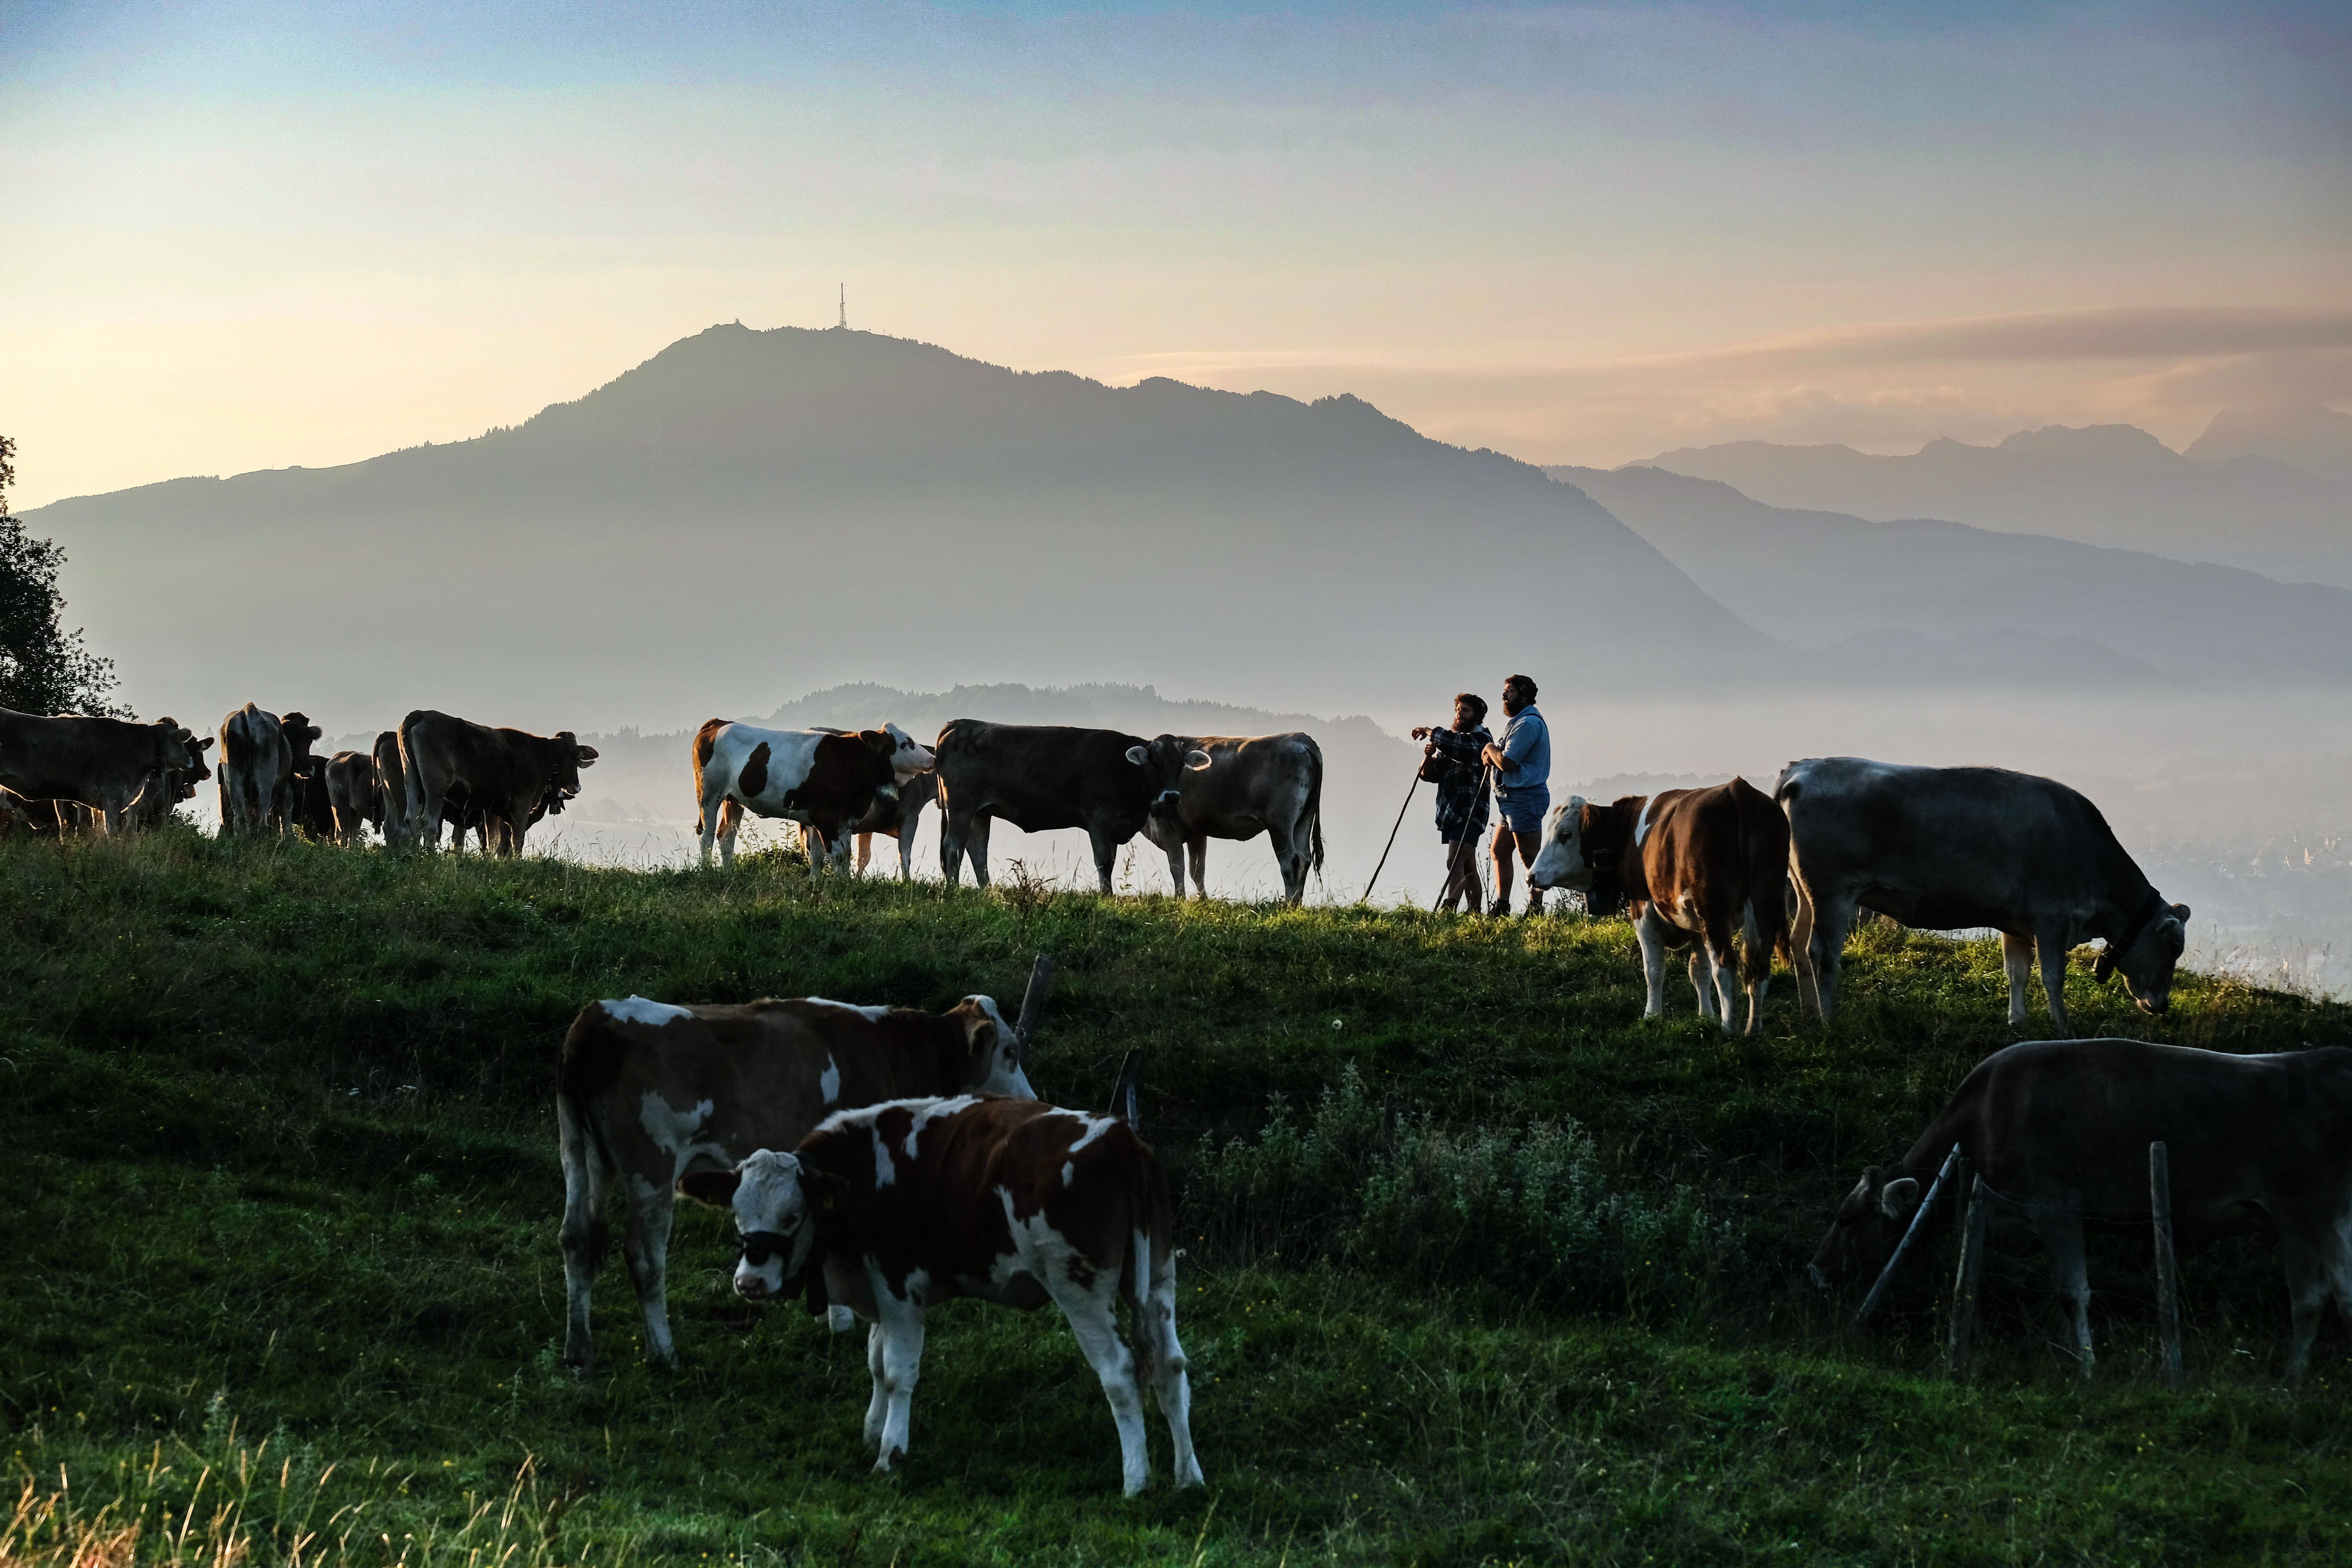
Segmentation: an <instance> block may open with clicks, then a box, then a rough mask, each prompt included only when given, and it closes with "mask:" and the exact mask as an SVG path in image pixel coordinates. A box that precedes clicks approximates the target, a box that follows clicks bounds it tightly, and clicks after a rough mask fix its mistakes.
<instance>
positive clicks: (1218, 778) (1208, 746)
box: [1143, 731, 1323, 904]
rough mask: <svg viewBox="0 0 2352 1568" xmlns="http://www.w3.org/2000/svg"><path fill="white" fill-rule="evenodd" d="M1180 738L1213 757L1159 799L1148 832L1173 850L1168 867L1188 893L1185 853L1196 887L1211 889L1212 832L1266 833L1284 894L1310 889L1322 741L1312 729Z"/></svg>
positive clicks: (1319, 825) (1317, 843)
mask: <svg viewBox="0 0 2352 1568" xmlns="http://www.w3.org/2000/svg"><path fill="white" fill-rule="evenodd" d="M1176 739H1177V741H1178V742H1180V743H1181V744H1182V745H1185V746H1189V747H1192V748H1194V749H1196V750H1198V751H1200V752H1202V754H1203V755H1205V756H1206V757H1207V758H1208V759H1209V765H1208V766H1207V767H1205V768H1188V769H1187V770H1186V771H1185V773H1184V776H1183V784H1181V787H1180V788H1179V789H1178V791H1177V795H1176V798H1175V800H1173V801H1172V802H1170V801H1162V802H1156V803H1154V805H1153V806H1152V809H1151V815H1150V817H1149V818H1148V819H1147V820H1146V821H1145V824H1144V828H1143V831H1144V834H1145V836H1146V837H1149V838H1150V840H1151V841H1152V842H1153V843H1154V844H1157V845H1158V846H1160V848H1162V849H1165V850H1166V851H1167V852H1168V875H1169V878H1170V879H1171V880H1172V881H1174V883H1175V884H1176V896H1177V897H1178V898H1180V899H1181V898H1182V897H1183V896H1184V861H1185V858H1186V857H1187V856H1188V855H1189V856H1190V858H1191V859H1192V889H1193V891H1194V892H1195V893H1197V894H1198V895H1199V896H1200V897H1202V898H1204V899H1205V898H1207V897H1208V896H1209V889H1208V882H1207V877H1208V871H1209V840H1210V839H1212V838H1232V839H1237V840H1240V841H1243V842H1247V841H1248V840H1250V839H1252V838H1255V837H1257V836H1258V835H1259V834H1261V833H1263V834H1265V836H1266V843H1267V844H1268V845H1269V846H1270V847H1272V848H1273V850H1274V864H1275V868H1276V870H1278V871H1279V872H1281V874H1282V896H1283V897H1284V898H1286V899H1287V900H1289V901H1290V902H1292V903H1294V904H1296V903H1298V902H1299V901H1300V900H1304V899H1305V898H1306V897H1307V871H1308V870H1309V869H1310V868H1312V869H1314V870H1316V871H1320V870H1322V869H1323V748H1322V747H1320V746H1318V745H1317V744H1316V743H1315V737H1314V736H1312V735H1308V734H1303V733H1299V732H1297V731H1294V732H1292V733H1290V734H1286V735H1180V736H1178V737H1176Z"/></svg>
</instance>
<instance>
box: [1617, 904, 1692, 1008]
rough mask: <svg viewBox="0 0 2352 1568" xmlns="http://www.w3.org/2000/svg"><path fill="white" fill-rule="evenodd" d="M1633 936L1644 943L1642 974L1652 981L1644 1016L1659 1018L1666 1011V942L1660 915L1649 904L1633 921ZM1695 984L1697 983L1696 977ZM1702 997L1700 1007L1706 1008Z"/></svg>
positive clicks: (1644, 906)
mask: <svg viewBox="0 0 2352 1568" xmlns="http://www.w3.org/2000/svg"><path fill="white" fill-rule="evenodd" d="M1633 936H1634V938H1635V940H1637V941H1638V942H1641V944H1642V975H1643V978H1644V979H1645V980H1647V981H1648V982H1649V983H1650V999H1649V1002H1648V1005H1645V1006H1644V1007H1643V1009H1642V1016H1643V1017H1644V1018H1658V1017H1663V1016H1665V1011H1666V942H1665V935H1664V932H1663V931H1660V930H1659V929H1658V917H1657V916H1656V915H1654V914H1653V913H1652V912H1651V911H1650V907H1649V906H1648V905H1647V904H1644V905H1643V906H1642V918H1641V919H1640V920H1637V921H1634V922H1633ZM1693 984H1696V980H1695V979H1694V981H1693ZM1699 1007H1700V1009H1701V1010H1702V1011H1704V1010H1705V1009H1706V1002H1705V1000H1704V999H1702V1000H1701V1001H1700V1003H1699Z"/></svg>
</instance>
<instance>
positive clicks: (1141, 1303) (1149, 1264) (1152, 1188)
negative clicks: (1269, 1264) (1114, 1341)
mask: <svg viewBox="0 0 2352 1568" xmlns="http://www.w3.org/2000/svg"><path fill="white" fill-rule="evenodd" d="M1129 1148H1130V1149H1131V1150H1132V1151H1133V1152H1132V1154H1131V1156H1130V1158H1129V1165H1128V1181H1127V1210H1128V1220H1127V1223H1128V1226H1129V1234H1130V1236H1131V1237H1132V1240H1131V1242H1130V1244H1129V1250H1128V1258H1127V1263H1128V1267H1127V1272H1126V1275H1125V1277H1124V1278H1123V1279H1121V1280H1120V1284H1121V1285H1123V1286H1124V1287H1125V1288H1126V1290H1127V1299H1128V1302H1129V1305H1131V1306H1132V1307H1134V1309H1135V1325H1136V1337H1137V1339H1138V1340H1139V1341H1143V1340H1144V1339H1145V1338H1146V1336H1150V1342H1149V1343H1139V1344H1138V1345H1137V1347H1136V1348H1137V1349H1139V1350H1140V1351H1142V1352H1144V1356H1145V1361H1146V1364H1147V1365H1157V1364H1158V1363H1159V1359H1160V1355H1161V1354H1163V1353H1164V1347H1162V1346H1160V1344H1159V1343H1158V1342H1157V1334H1158V1327H1157V1325H1158V1320H1157V1319H1156V1318H1155V1317H1153V1316H1152V1314H1151V1313H1150V1310H1147V1304H1148V1303H1149V1302H1150V1300H1151V1290H1152V1283H1153V1278H1154V1274H1155V1271H1165V1270H1167V1269H1168V1268H1170V1267H1171V1265H1172V1263H1173V1261H1174V1257H1175V1255H1174V1253H1173V1251H1172V1250H1171V1247H1172V1243H1173V1237H1174V1231H1175V1228H1176V1223H1175V1205H1173V1204H1171V1202H1170V1201H1169V1196H1168V1175H1167V1173H1166V1172H1164V1171H1162V1170H1161V1169H1160V1160H1159V1157H1158V1156H1157V1155H1155V1154H1154V1153H1153V1152H1151V1145H1150V1144H1149V1143H1146V1142H1144V1141H1143V1140H1142V1139H1140V1138H1137V1137H1134V1136H1133V1134H1132V1133H1130V1134H1129Z"/></svg>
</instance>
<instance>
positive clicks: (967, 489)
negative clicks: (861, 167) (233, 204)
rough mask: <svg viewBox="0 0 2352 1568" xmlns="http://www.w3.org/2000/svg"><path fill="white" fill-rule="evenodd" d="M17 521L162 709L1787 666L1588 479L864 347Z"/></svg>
mask: <svg viewBox="0 0 2352 1568" xmlns="http://www.w3.org/2000/svg"><path fill="white" fill-rule="evenodd" d="M26 516H27V520H28V525H29V526H31V527H33V528H34V529H36V530H37V531H41V532H45V533H48V534H51V535H53V536H54V537H56V538H57V539H58V541H59V542H61V543H63V544H64V545H65V546H66V548H67V550H68V554H69V558H70V562H71V565H70V567H69V569H68V582H67V584H66V587H67V592H68V595H69V597H70V599H71V601H72V603H73V605H74V608H75V612H76V614H77V616H79V617H81V618H83V619H84V620H85V622H86V624H87V626H88V627H89V636H90V640H91V642H92V644H93V646H96V647H101V648H103V649H105V650H106V651H107V652H108V653H110V655H112V656H113V657H114V658H116V660H117V662H118V664H120V665H121V667H122V668H123V671H124V673H125V675H126V677H127V678H129V679H131V681H132V682H133V683H134V684H133V690H132V691H131V696H132V699H133V700H134V701H136V702H137V703H138V704H139V705H140V707H141V708H142V710H151V711H163V710H171V711H175V712H177V711H183V710H184V711H185V712H188V713H194V714H207V713H215V712H219V711H222V710H224V709H226V708H227V707H229V706H232V705H234V704H235V703H236V702H239V701H242V700H245V699H246V698H247V697H248V696H253V697H256V698H257V700H262V701H263V702H264V704H265V705H266V706H267V705H269V704H270V703H271V701H272V699H271V698H270V697H269V696H268V693H270V692H273V691H286V690H289V689H291V688H294V687H302V686H307V687H310V688H314V689H331V690H334V691H336V692H339V693H341V694H343V696H344V698H345V700H348V701H349V702H350V704H351V705H352V706H353V707H354V708H356V709H361V710H375V711H379V712H387V713H393V714H397V713H399V712H402V711H404V710H407V709H408V708H410V707H436V708H444V709H447V710H453V711H460V712H467V713H469V714H475V715H478V716H482V717H485V718H494V719H499V720H501V721H506V722H513V723H522V724H528V725H530V726H532V727H537V728H557V727H567V728H573V729H579V730H587V729H592V728H596V729H603V728H611V727H615V726H617V725H618V724H620V723H623V722H627V721H638V722H641V723H646V725H647V727H655V726H656V725H658V726H659V727H663V728H667V726H668V725H669V724H671V723H673V722H674V723H677V724H680V725H688V724H692V723H695V722H698V721H700V720H701V719H702V718H704V717H706V716H708V714H709V713H711V712H728V711H760V710H762V709H763V708H765V707H766V706H767V705H769V704H772V702H773V701H774V700H775V693H776V692H777V691H778V690H779V689H782V690H807V689H813V688H818V687H823V686H825V685H827V684H830V683H835V682H839V681H845V680H872V679H886V680H892V681H894V682H896V683H898V684H901V685H906V686H909V687H919V688H931V689H937V688H939V687H943V686H950V685H954V684H957V683H960V682H984V681H988V680H993V679H1004V678H1006V677H1008V676H1012V675H1019V676H1020V677H1022V678H1024V679H1029V680H1032V681H1039V682H1045V683H1050V684H1056V685H1079V684H1084V683H1087V682H1090V681H1103V680H1116V681H1129V682H1134V683H1138V684H1140V683H1143V682H1145V681H1156V682H1158V683H1160V685H1162V686H1175V687H1178V688H1180V689H1196V690H1214V691H1218V692H1220V693H1223V694H1227V695H1230V696H1233V697H1234V698H1237V699H1241V700H1253V701H1257V702H1259V703H1260V704H1261V705H1262V706H1266V707H1285V706H1304V705H1306V703H1307V702H1310V701H1311V702H1312V703H1313V704H1314V705H1315V706H1317V707H1319V708H1322V709H1324V710H1343V711H1344V710H1350V709H1359V710H1360V709H1366V708H1371V707H1376V706H1381V705H1383V704H1386V705H1389V706H1391V707H1393V706H1394V705H1395V704H1397V703H1399V702H1401V701H1408V700H1419V698H1420V697H1421V696H1422V694H1424V693H1428V692H1434V693H1435V697H1434V698H1433V699H1432V700H1438V701H1442V700H1443V698H1444V695H1445V694H1446V693H1449V692H1451V691H1452V690H1453V689H1454V688H1455V687H1457V686H1458V685H1460V684H1461V683H1462V682H1463V681H1464V680H1465V679H1470V678H1472V676H1473V674H1474V673H1475V672H1487V673H1488V674H1492V673H1494V672H1499V671H1503V670H1506V669H1509V668H1528V669H1534V668H1548V669H1563V670H1564V669H1567V668H1579V669H1584V670H1588V671H1590V672H1591V675H1592V677H1593V678H1594V679H1604V680H1608V681H1612V682H1615V683H1620V684H1632V685H1634V686H1649V687H1660V688H1664V687H1671V686H1673V685H1675V684H1676V683H1680V682H1689V681H1693V680H1698V679H1708V678H1710V677H1711V676H1712V675H1714V674H1716V673H1717V672H1720V671H1721V670H1723V669H1725V668H1735V669H1737V668H1751V667H1756V666H1759V665H1762V664H1767V663H1769V660H1770V659H1771V658H1772V657H1773V655H1774V654H1775V652H1776V651H1777V649H1776V645H1775V644H1774V643H1773V642H1772V640H1771V639H1770V638H1768V637H1765V636H1764V635H1763V634H1761V633H1759V632H1758V631H1756V630H1755V629H1754V628H1753V627H1751V626H1748V625H1747V624H1746V623H1744V622H1742V621H1740V620H1739V619H1738V617H1737V616H1733V615H1732V614H1731V613H1730V612H1729V611H1727V610H1726V609H1724V608H1723V606H1722V605H1719V604H1717V602H1716V601H1715V600H1713V599H1711V598H1709V597H1708V596H1707V595H1706V594H1704V593H1702V592H1701V591H1700V590H1699V589H1698V587H1697V586H1696V584H1693V583H1692V582H1691V580H1690V579H1689V577H1688V576H1687V575H1685V574H1684V573H1682V572H1681V571H1679V570H1677V569H1676V568H1675V567H1674V566H1673V565H1672V564H1670V563H1668V562H1667V561H1666V559H1665V558H1664V556H1663V555H1661V554H1659V553H1658V552H1657V551H1656V550H1655V549H1654V547H1653V546H1651V545H1650V544H1649V543H1647V542H1644V541H1643V539H1641V538H1640V537H1639V536H1638V535H1636V534H1635V533H1634V532H1633V531H1631V530H1629V529H1627V528H1626V527H1625V526H1624V525H1623V524H1622V522H1620V521H1618V520H1617V519H1615V518H1613V517H1612V516H1610V515H1609V513H1608V512H1607V511H1606V510H1603V509H1602V508H1601V507H1600V506H1599V505H1597V504H1595V503H1594V502H1593V501H1592V500H1590V499H1589V498H1588V497H1586V496H1585V495H1584V494H1582V493H1581V492H1580V491H1578V490H1575V489H1570V488H1569V487H1566V486H1562V485H1559V484H1556V483H1554V482H1552V481H1551V480H1550V479H1548V478H1547V477H1546V476H1545V475H1544V474H1543V472H1542V471H1541V470H1540V469H1538V468H1534V467H1532V466H1530V465H1528V464H1526V463H1522V462H1519V461H1517V460H1516V459H1514V458H1507V457H1504V456H1501V455H1500V454H1497V453H1494V452H1488V451H1475V452H1474V451H1466V450H1464V449H1462V448H1460V447H1450V446H1446V445H1444V444H1442V443H1439V442H1436V441H1433V440H1430V439H1428V438H1426V437H1423V436H1421V435H1419V434H1417V433H1416V432H1414V431H1413V430H1412V429H1411V428H1410V427H1408V426H1404V425H1402V424H1400V423H1399V422H1397V421H1396V420H1394V419H1391V418H1389V417H1388V416H1385V415H1383V414H1381V412H1380V411H1379V410H1377V409H1375V408H1373V407H1372V406H1370V405H1368V404H1365V403H1362V402H1360V401H1359V400H1357V399H1355V398H1352V397H1345V396H1341V397H1332V398H1326V399H1322V400H1320V401H1318V402H1315V403H1312V404H1307V403H1300V402H1297V401H1294V400H1292V399H1290V398H1286V397H1279V396H1276V395H1271V394H1267V393H1257V394H1253V395H1237V394H1233V393H1224V392H1214V391H1207V390H1203V389H1202V388H1198V387H1192V386H1187V385H1182V384H1179V383H1176V382H1172V381H1168V380H1164V379H1153V380H1150V381H1146V382H1143V383H1141V384H1138V385H1135V386H1129V387H1112V386H1108V385H1105V384H1101V383H1098V382H1094V381H1089V380H1087V379H1084V378H1082V377H1079V376H1076V375H1071V374H1060V373H1045V374H1026V373H1019V372H1014V371H1011V370H1005V369H1002V368H999V367H997V366H993V365H988V364H982V363H978V362H976V361H972V360H969V359H964V358H961V357H959V356H957V355H955V354H952V353H948V352H947V351H946V350H943V349H940V348H934V347H931V346H929V345H927V344H922V343H918V342H908V341H905V340H900V339H894V338H888V337H883V336H879V335H877V334H873V333H868V332H860V331H847V330H842V329H833V330H826V331H803V330H799V329H794V328H781V329H778V330H775V331H749V330H747V329H745V328H742V327H740V326H731V325H730V326H719V327H713V328H711V329H709V331H703V332H701V333H698V334H697V335H695V336H693V337H690V338H687V339H684V340H682V341H681V342H677V343H673V344H672V345H670V346H669V347H668V348H667V349H665V350H664V351H662V352H661V353H658V354H656V355H655V356H654V357H653V358H652V359H651V360H648V361H647V362H646V363H644V364H641V365H639V366H637V367H636V368H635V369H634V370H631V371H629V372H628V373H626V374H624V375H622V376H620V377H618V378H617V379H615V380H614V381H613V382H612V383H610V384H607V385H605V386H604V387H601V388H599V389H598V390H596V391H595V392H593V393H591V394H590V395H587V396H585V397H583V398H581V399H580V400H578V401H577V402H573V403H568V404H560V405H554V406H552V407H550V408H548V409H546V410H544V411H543V412H541V414H539V415H538V416H535V417H533V418H531V419H530V420H529V421H527V422H526V423H524V424H522V425H520V426H514V427H511V428H507V429H500V430H494V431H491V432H489V433H487V434H485V435H484V436H482V437H478V438H475V439H472V440H467V441H462V442H457V443H454V444H450V445H446V446H427V447H415V448H410V449H407V450H403V451H398V452H394V453H389V454H387V455H385V456H383V457H380V458H372V459H370V460H368V461H365V462H361V463H354V464H351V465H348V466H345V467H341V468H326V469H300V468H295V469H278V470H269V471H264V472H257V473H250V474H242V475H238V476H236V477H234V478H231V479H174V480H172V481H169V482H167V483H163V484H157V485H150V486H146V487H142V488H141V489H131V490H125V491H121V492H117V493H115V494H111V495H107V496H99V497H89V498H81V499H76V500H63V501H58V502H56V503H53V504H52V505H49V506H47V507H43V508H40V509H38V510H37V511H35V512H31V513H28V514H26ZM1660 626H1671V627H1673V628H1675V636H1674V637H1672V638H1671V639H1668V640H1665V641H1663V642H1661V641H1658V640H1656V639H1655V638H1654V636H1653V633H1654V629H1655V628H1657V627H1660ZM1465 660H1466V663H1467V666H1468V668H1467V669H1464V668H1459V667H1461V666H1463V665H1464V664H1465ZM276 701H277V702H278V703H279V704H286V703H288V702H289V699H287V698H284V697H280V698H278V699H276ZM314 716H316V715H315V714H314ZM326 721H327V722H329V723H330V725H331V727H336V728H340V727H341V725H340V724H339V723H337V722H336V721H334V720H333V719H332V717H331V716H330V717H328V719H327V720H326Z"/></svg>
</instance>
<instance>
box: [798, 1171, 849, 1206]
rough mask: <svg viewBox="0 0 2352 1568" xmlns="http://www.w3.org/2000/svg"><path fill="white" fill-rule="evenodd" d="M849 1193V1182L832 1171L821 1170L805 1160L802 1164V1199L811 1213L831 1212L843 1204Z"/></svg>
mask: <svg viewBox="0 0 2352 1568" xmlns="http://www.w3.org/2000/svg"><path fill="white" fill-rule="evenodd" d="M801 1194H802V1201H803V1203H805V1204H806V1205H808V1212H809V1213H811V1214H831V1213H832V1212H833V1211H834V1210H835V1209H837V1208H839V1207H840V1206H841V1201H842V1199H843V1198H845V1197H846V1196H847V1195H848V1194H849V1184H848V1182H846V1181H845V1180H844V1179H843V1178H841V1177H839V1176H836V1175H835V1174H834V1173H832V1172H831V1171H820V1170H818V1169H817V1168H816V1167H815V1166H814V1165H811V1164H809V1163H806V1162H805V1161H803V1163H802V1164H801Z"/></svg>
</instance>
